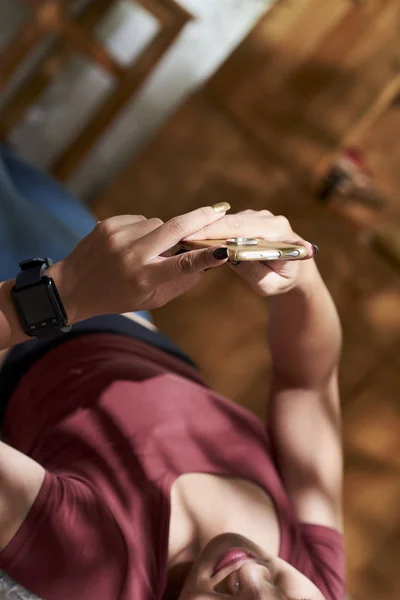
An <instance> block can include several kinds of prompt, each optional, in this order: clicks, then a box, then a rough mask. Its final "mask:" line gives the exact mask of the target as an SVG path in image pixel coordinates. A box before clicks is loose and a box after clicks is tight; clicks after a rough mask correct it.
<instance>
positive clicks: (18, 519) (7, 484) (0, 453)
mask: <svg viewBox="0 0 400 600" xmlns="http://www.w3.org/2000/svg"><path fill="white" fill-rule="evenodd" d="M44 474H45V471H44V469H43V467H41V466H40V465H39V464H38V463H37V462H35V461H34V460H32V459H31V458H28V456H25V455H24V454H21V452H18V451H17V450H15V449H14V448H11V447H10V446H8V445H7V444H4V443H3V442H0V489H1V493H0V551H1V550H3V549H4V548H5V547H6V545H7V544H8V543H9V542H10V541H11V540H12V538H13V537H14V535H15V534H16V533H17V531H18V529H19V527H20V525H21V524H22V523H23V521H24V520H25V517H26V516H27V514H28V512H29V510H30V508H31V506H32V505H33V503H34V501H35V498H36V496H37V495H38V493H39V490H40V488H41V485H42V483H43V479H44Z"/></svg>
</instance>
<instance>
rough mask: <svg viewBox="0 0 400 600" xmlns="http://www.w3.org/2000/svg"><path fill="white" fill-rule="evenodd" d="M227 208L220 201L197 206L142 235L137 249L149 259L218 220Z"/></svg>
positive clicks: (225, 204) (225, 203) (228, 206)
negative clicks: (212, 204) (201, 206)
mask: <svg viewBox="0 0 400 600" xmlns="http://www.w3.org/2000/svg"><path fill="white" fill-rule="evenodd" d="M229 209H230V205H229V204H228V203H227V202H221V203H219V204H215V205H214V206H206V207H203V208H198V209H196V210H193V211H192V212H189V213H186V214H185V215H180V216H178V217H174V218H173V219H171V220H170V221H167V222H166V223H165V224H164V225H163V226H162V227H160V228H159V229H158V230H156V231H153V232H152V233H150V234H149V235H147V236H146V237H144V238H143V240H141V242H140V244H139V246H138V249H140V251H141V252H142V255H143V256H144V257H146V258H147V259H148V260H151V259H153V258H155V257H156V256H159V255H160V254H162V253H163V252H166V251H167V250H169V249H170V248H172V247H173V246H175V244H178V243H179V242H180V241H181V240H182V239H183V238H186V237H187V236H189V235H191V234H192V233H194V232H195V231H197V230H198V229H202V228H203V227H206V225H210V224H211V223H214V222H215V221H218V220H219V219H221V218H222V217H223V216H224V215H225V213H226V211H227V210H229Z"/></svg>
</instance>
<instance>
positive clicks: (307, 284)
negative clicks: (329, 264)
mask: <svg viewBox="0 0 400 600" xmlns="http://www.w3.org/2000/svg"><path fill="white" fill-rule="evenodd" d="M321 284H322V285H324V283H323V280H322V277H321V275H320V272H319V271H318V268H317V265H316V263H315V260H312V259H311V260H305V261H304V262H302V263H301V264H300V271H299V275H298V277H297V279H296V282H295V284H294V285H293V287H292V288H291V291H297V292H302V293H304V294H308V293H310V292H311V291H313V290H314V289H315V286H317V285H321Z"/></svg>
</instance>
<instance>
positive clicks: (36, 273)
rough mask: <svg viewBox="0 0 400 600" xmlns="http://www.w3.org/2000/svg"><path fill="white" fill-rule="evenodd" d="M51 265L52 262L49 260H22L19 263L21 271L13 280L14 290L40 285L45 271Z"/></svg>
mask: <svg viewBox="0 0 400 600" xmlns="http://www.w3.org/2000/svg"><path fill="white" fill-rule="evenodd" d="M52 264H53V261H52V260H51V258H29V259H28V260H22V261H21V262H20V263H19V266H20V269H21V270H20V272H19V273H18V275H17V277H16V280H15V286H16V288H17V289H19V288H22V287H25V286H27V285H34V284H35V283H40V280H41V278H42V276H43V275H44V272H45V270H46V269H48V268H49V267H50V266H51V265H52Z"/></svg>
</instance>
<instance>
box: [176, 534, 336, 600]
mask: <svg viewBox="0 0 400 600" xmlns="http://www.w3.org/2000/svg"><path fill="white" fill-rule="evenodd" d="M232 548H241V549H243V550H245V551H247V552H250V553H251V554H252V555H253V556H254V558H245V559H242V560H240V561H239V562H237V563H235V564H234V565H231V566H226V567H225V568H223V569H222V570H221V571H219V572H218V573H214V570H215V567H216V565H217V564H218V562H219V561H220V560H221V558H222V557H223V556H224V555H225V554H226V553H227V552H228V551H229V550H230V549H232ZM237 583H239V586H236V584H237ZM230 596H234V597H237V598H238V599H240V600H242V599H243V600H275V599H276V600H300V599H301V600H302V599H303V598H304V599H307V600H308V599H309V600H325V598H324V596H323V595H322V594H321V592H320V591H319V590H318V589H317V588H316V587H315V585H314V584H313V583H312V582H311V581H310V580H309V579H308V578H307V577H305V576H304V575H302V574H301V573H299V571H297V570H296V569H295V568H294V567H292V566H291V565H290V564H288V563H287V562H285V561H284V560H282V559H280V558H278V557H277V556H276V555H273V554H270V553H268V552H266V551H265V550H263V549H262V548H261V547H260V546H257V545H256V544H254V543H253V542H252V541H251V540H249V539H247V538H245V537H243V536H240V535H237V534H234V533H228V534H222V535H219V536H217V537H215V538H213V539H212V540H211V541H210V542H209V543H208V544H207V545H206V547H205V548H204V550H203V551H202V553H201V554H200V556H199V557H198V559H197V560H196V561H195V562H194V563H193V566H192V568H191V569H190V572H189V574H188V576H187V579H186V581H185V584H184V586H183V589H182V591H181V594H180V595H179V600H212V599H213V598H215V599H216V598H221V599H224V598H225V599H226V598H227V597H230Z"/></svg>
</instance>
